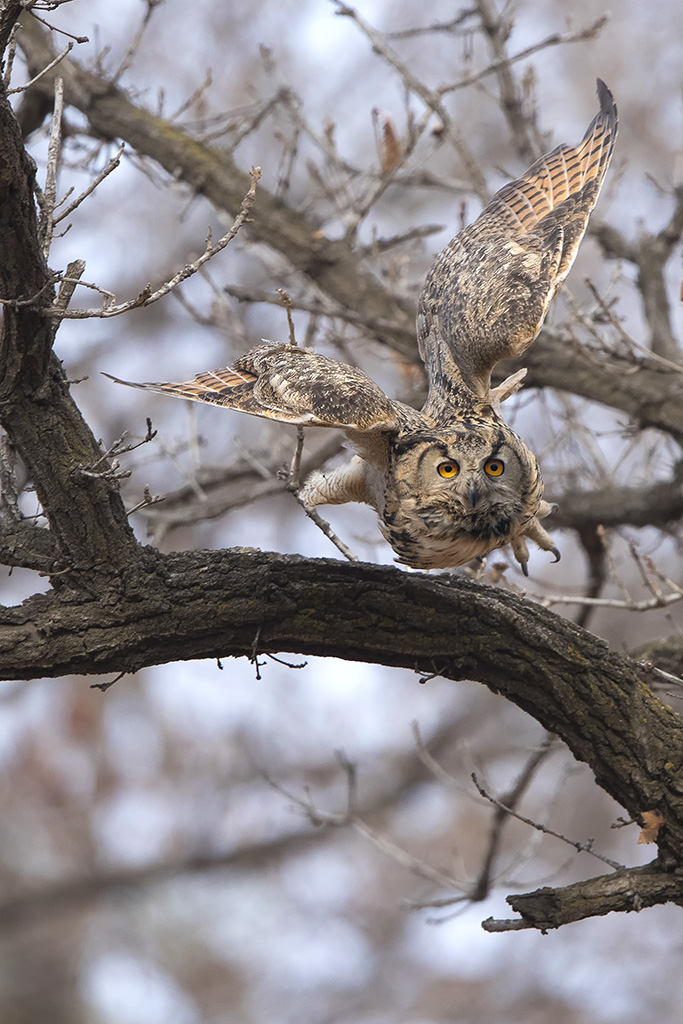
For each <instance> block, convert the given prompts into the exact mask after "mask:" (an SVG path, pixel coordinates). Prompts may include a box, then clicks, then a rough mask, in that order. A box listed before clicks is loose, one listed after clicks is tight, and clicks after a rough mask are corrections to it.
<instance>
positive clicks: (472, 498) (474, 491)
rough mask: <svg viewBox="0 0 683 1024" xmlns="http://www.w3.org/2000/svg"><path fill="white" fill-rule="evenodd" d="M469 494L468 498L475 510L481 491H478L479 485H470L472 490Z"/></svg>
mask: <svg viewBox="0 0 683 1024" xmlns="http://www.w3.org/2000/svg"><path fill="white" fill-rule="evenodd" d="M467 494H468V497H469V499H470V505H471V506H472V508H474V506H475V505H476V504H477V502H478V501H479V491H478V490H477V485H476V484H470V489H469V491H468V492H467Z"/></svg>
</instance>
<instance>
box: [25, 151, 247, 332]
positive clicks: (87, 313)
mask: <svg viewBox="0 0 683 1024" xmlns="http://www.w3.org/2000/svg"><path fill="white" fill-rule="evenodd" d="M260 177H261V168H260V167H253V168H252V170H251V188H250V189H249V191H248V192H247V194H246V196H245V197H244V199H243V200H242V206H241V208H240V212H239V213H238V215H237V217H236V218H235V220H234V222H233V224H232V226H231V228H230V229H229V230H228V231H226V233H225V234H224V235H223V236H222V238H220V239H219V240H218V241H217V242H216V243H215V244H214V243H212V241H211V232H209V234H208V236H207V240H206V248H205V249H204V252H203V253H202V254H201V256H199V257H198V258H197V259H196V260H194V261H193V262H192V263H188V264H187V265H186V266H184V267H183V269H182V270H180V271H178V273H177V274H175V275H174V276H173V277H172V278H171V279H170V280H169V281H166V282H164V284H162V285H160V287H159V288H157V289H156V290H155V291H152V286H151V285H149V284H148V285H147V286H146V287H145V288H143V290H142V291H141V292H140V294H139V295H137V296H136V297H135V298H134V299H130V300H129V301H128V302H122V303H119V304H118V305H114V304H113V303H109V304H105V305H103V306H102V307H100V308H94V309H69V310H66V311H64V312H60V313H59V317H60V319H61V318H62V317H64V318H66V319H69V320H88V319H93V318H108V317H113V316H120V315H121V314H122V313H128V312H130V311H131V310H132V309H139V308H141V307H143V306H150V305H151V304H152V303H153V302H158V301H159V299H163V298H164V297H165V296H166V295H168V294H169V292H171V291H173V289H174V288H176V287H177V286H178V285H179V284H181V283H182V282H183V281H186V280H187V279H188V277H192V275H193V274H196V273H197V271H198V270H200V268H201V267H203V266H204V264H205V263H207V262H208V261H209V260H210V259H213V257H214V256H215V255H216V254H217V253H219V252H221V251H222V250H223V249H225V247H226V246H227V245H228V243H229V242H231V241H232V239H233V238H234V237H235V235H236V234H237V232H238V231H239V229H240V228H241V227H242V225H243V224H244V223H245V221H247V220H248V219H249V215H250V213H251V210H252V207H253V205H254V201H255V198H256V183H257V182H258V180H259V178H260ZM45 312H46V313H47V314H48V315H52V316H55V310H54V309H47V310H45Z"/></svg>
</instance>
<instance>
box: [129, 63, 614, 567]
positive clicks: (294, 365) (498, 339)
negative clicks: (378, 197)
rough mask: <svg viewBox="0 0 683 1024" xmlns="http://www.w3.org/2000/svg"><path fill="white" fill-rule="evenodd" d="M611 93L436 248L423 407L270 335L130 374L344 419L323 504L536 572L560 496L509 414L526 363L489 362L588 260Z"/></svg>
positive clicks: (324, 423) (532, 326)
mask: <svg viewBox="0 0 683 1024" xmlns="http://www.w3.org/2000/svg"><path fill="white" fill-rule="evenodd" d="M598 97H599V100H600V111H599V113H598V114H597V116H596V117H595V119H594V120H593V121H592V122H591V124H590V125H589V127H588V129H587V131H586V134H585V135H584V137H583V139H582V141H581V142H580V143H579V145H578V146H575V147H572V146H567V145H561V146H558V147H557V148H556V149H554V150H553V151H552V152H551V153H548V154H547V155H546V156H544V157H541V159H540V160H537V161H536V163H535V164H533V165H532V167H530V168H529V170H528V171H527V172H526V174H524V175H523V176H522V177H521V178H519V179H517V180H516V181H512V182H510V183H509V184H508V185H505V186H504V188H502V189H501V190H500V191H499V192H497V193H496V195H495V196H494V197H493V199H492V200H491V202H490V203H489V205H488V206H487V207H486V208H485V209H484V211H483V212H482V213H481V214H480V216H479V217H478V218H477V219H476V220H475V221H474V223H473V224H471V225H470V226H469V227H467V228H465V229H464V230H463V231H461V232H460V233H459V234H458V235H456V236H455V238H454V239H453V240H452V241H451V242H450V243H449V244H448V245H447V246H446V248H445V249H444V250H443V251H442V252H441V253H440V254H439V255H438V256H437V258H436V260H435V262H434V265H433V267H432V269H431V271H430V273H429V275H428V277H427V281H426V284H425V287H424V289H423V291H422V294H421V296H420V299H419V303H418V315H417V337H418V346H419V350H420V355H421V356H422V359H423V360H424V363H425V367H426V371H427V376H428V379H429V394H428V398H427V402H426V403H425V406H424V408H423V409H422V411H421V412H417V411H416V410H415V409H411V408H410V407H408V406H406V405H403V404H402V403H401V402H396V401H392V400H391V399H389V398H388V397H387V396H386V395H385V394H384V392H383V391H382V390H381V389H380V388H379V387H378V386H377V385H376V384H375V383H374V382H373V381H372V380H370V378H369V377H368V376H367V375H366V374H364V373H363V372H362V371H361V370H358V369H356V368H355V367H352V366H348V365H346V364H344V363H340V362H338V361H337V360H335V359H329V358H327V357H326V356H321V355H317V354H316V353H314V352H311V351H309V350H305V349H299V348H297V347H296V346H294V345H283V344H271V343H264V344H262V345H259V346H257V347H256V348H254V349H252V350H251V351H250V352H247V353H246V355H244V356H242V357H241V358H240V359H238V360H237V362H236V363H235V365H234V366H233V367H229V368H225V369H220V370H215V371H211V372H208V373H200V374H198V375H197V376H196V377H195V378H194V380H192V381H188V382H186V383H184V384H173V383H156V384H133V385H132V386H133V387H142V388H147V389H151V390H154V391H161V392H164V393H170V394H173V395H176V396H178V397H181V398H190V399H193V400H195V401H201V402H211V403H214V404H216V405H224V406H227V407H229V408H231V409H239V410H241V411H242V412H248V413H251V414H253V415H256V416H264V417H267V418H269V419H275V420H280V421H282V422H286V423H293V424H297V425H300V426H321V427H336V428H338V429H341V430H343V431H344V433H345V434H346V436H347V438H348V440H349V442H350V443H351V445H352V447H353V448H354V449H355V450H356V452H357V454H356V456H355V457H354V458H353V459H352V460H351V462H350V463H349V464H348V465H346V466H342V467H341V468H339V469H336V470H333V471H332V472H329V473H323V472H319V471H316V472H314V473H313V474H311V476H310V477H309V478H308V479H307V480H306V482H305V484H304V486H303V488H302V490H301V492H300V496H301V498H302V500H303V501H304V503H305V504H306V505H307V506H308V507H310V508H313V507H314V506H316V505H323V504H343V503H345V502H347V501H360V502H365V503H367V504H369V505H371V506H372V507H373V508H374V509H375V510H376V511H377V513H378V516H379V519H380V529H381V530H382V533H383V534H384V536H385V537H386V539H387V540H388V542H389V543H390V544H391V546H392V548H393V549H394V551H395V553H396V555H397V556H398V561H400V562H403V563H404V564H406V565H410V566H413V567H415V568H421V569H432V568H448V567H453V566H457V565H462V564H464V563H465V562H467V561H469V560H470V559H472V558H475V557H477V556H483V555H485V554H487V553H488V552H490V551H491V550H493V549H495V548H499V547H503V546H504V545H506V544H510V545H511V546H512V549H513V552H514V554H515V557H516V558H517V560H518V561H519V562H520V564H521V566H522V568H523V570H524V571H525V572H526V563H527V560H528V557H529V556H528V551H527V547H526V541H525V538H530V539H532V540H534V541H535V542H536V543H537V544H538V545H539V546H540V547H541V548H543V549H545V550H550V551H553V552H554V553H555V555H556V558H559V552H558V551H557V549H556V548H555V547H554V545H553V542H552V539H551V538H550V536H549V535H548V534H547V533H546V531H545V530H544V529H543V527H542V526H541V524H540V522H539V520H540V519H542V518H543V517H544V516H546V515H548V514H549V513H550V512H551V511H552V506H551V505H549V504H548V502H546V501H543V481H542V479H541V474H540V471H539V468H538V463H537V462H536V459H535V457H534V455H533V454H532V452H531V451H529V449H528V448H527V446H526V445H525V444H524V442H523V441H522V440H521V439H520V438H519V437H518V436H517V435H516V434H515V433H514V431H512V430H511V429H510V428H509V427H508V426H507V424H506V423H505V422H504V420H503V418H502V416H501V413H500V406H501V403H502V402H503V401H504V400H505V399H506V398H508V397H509V396H510V395H511V394H513V393H514V392H515V391H516V390H517V389H518V388H519V387H520V386H521V380H522V377H523V375H524V371H520V372H518V373H517V374H515V375H514V376H513V377H510V378H508V380H507V381H505V382H504V383H503V384H501V385H499V387H497V388H491V371H492V369H493V367H494V366H495V365H496V363H498V362H499V361H500V360H502V359H508V358H512V357H514V356H520V355H521V354H522V353H523V352H524V351H525V350H526V349H527V348H528V346H529V345H530V344H531V343H532V341H533V340H534V338H535V337H536V336H537V334H538V332H539V331H540V329H541V326H542V324H543V319H544V317H545V314H546V312H547V310H548V306H549V305H550V302H551V301H552V299H553V296H554V295H555V292H556V291H557V289H558V287H559V286H560V284H561V283H562V281H563V280H564V279H565V277H566V276H567V273H568V272H569V269H570V267H571V265H572V262H573V260H574V257H575V256H576V253H577V250H578V246H579V243H580V241H581V239H582V237H583V235H584V232H585V230H586V226H587V223H588V218H589V216H590V214H591V211H592V209H593V207H594V206H595V203H596V201H597V198H598V194H599V192H600V188H601V186H602V183H603V180H604V177H605V174H606V172H607V168H608V165H609V162H610V159H611V156H612V150H613V148H614V141H615V139H616V134H617V109H616V106H615V104H614V100H613V97H612V94H611V93H610V91H609V89H608V88H607V86H606V85H605V84H604V83H603V82H601V81H600V80H599V79H598ZM113 379H114V380H117V378H113ZM119 383H124V384H127V383H130V382H128V381H120V382H119Z"/></svg>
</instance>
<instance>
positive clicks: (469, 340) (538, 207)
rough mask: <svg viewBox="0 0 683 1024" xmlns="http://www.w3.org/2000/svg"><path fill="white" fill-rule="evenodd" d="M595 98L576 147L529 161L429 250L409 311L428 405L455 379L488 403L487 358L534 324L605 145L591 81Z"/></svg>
mask: <svg viewBox="0 0 683 1024" xmlns="http://www.w3.org/2000/svg"><path fill="white" fill-rule="evenodd" d="M598 98H599V100H600V112H599V113H598V114H597V116H596V117H595V118H594V120H593V121H592V122H591V123H590V125H589V126H588V129H587V131H586V134H585V135H584V137H583V139H582V140H581V142H580V143H579V145H578V146H567V145H564V144H563V145H561V146H558V147H557V148H556V149H554V150H553V151H552V152H551V153H548V154H546V156H543V157H541V159H540V160H537V161H536V163H535V164H533V165H532V166H531V167H530V168H529V170H528V171H527V172H526V174H524V175H523V177H521V178H518V179H517V180H516V181H512V182H510V183H509V184H508V185H505V186H504V188H502V189H501V190H500V191H499V192H497V193H496V195H495V196H494V197H493V199H492V200H491V202H490V203H489V205H488V206H487V207H486V208H485V210H484V211H483V212H482V213H481V214H480V216H479V217H478V218H477V220H476V221H474V223H473V224H471V225H470V226H469V227H467V228H465V230H464V231H461V232H460V233H459V234H458V235H456V236H455V238H454V239H453V240H452V241H451V242H450V243H449V245H447V246H446V248H445V249H444V250H443V252H441V253H440V254H439V256H437V258H436V262H435V263H434V266H433V267H432V269H431V271H430V273H429V276H428V278H427V282H426V284H425V287H424V290H423V292H422V295H421V296H420V301H419V305H418V317H417V330H418V343H419V347H420V354H421V356H422V358H423V360H424V362H425V365H426V367H427V373H428V376H429V381H430V396H429V402H428V404H429V405H431V406H434V407H436V408H439V407H443V406H444V405H447V404H449V402H450V403H452V402H455V403H456V404H457V392H458V390H459V389H461V388H462V386H463V384H464V385H465V387H467V388H468V389H469V390H470V391H472V392H474V393H475V394H476V395H478V396H479V397H480V398H481V399H483V400H488V397H489V389H490V378H491V370H492V369H493V367H494V366H495V365H496V363H497V362H499V361H500V360H501V359H509V358H512V357H515V356H520V355H521V354H522V353H523V352H524V351H525V350H526V349H527V348H528V347H529V345H530V344H531V343H532V341H533V340H534V338H535V337H536V335H537V334H538V332H539V331H540V329H541V326H542V324H543V319H544V317H545V314H546V312H547V310H548V306H549V305H550V303H551V301H552V299H553V296H554V295H555V292H556V291H557V289H558V287H559V286H560V284H561V283H562V282H563V281H564V279H565V277H566V276H567V274H568V272H569V269H570V267H571V265H572V263H573V262H574V258H575V256H576V253H577V251H578V248H579V243H580V242H581V239H582V238H583V235H584V233H585V230H586V227H587V224H588V218H589V216H590V214H591V211H592V210H593V207H594V206H595V203H596V202H597V198H598V195H599V193H600V188H601V186H602V183H603V180H604V178H605V174H606V172H607V168H608V166H609V162H610V159H611V157H612V151H613V149H614V142H615V139H616V135H617V124H618V120H617V108H616V105H615V103H614V98H613V96H612V93H611V92H610V91H609V89H608V88H607V86H606V85H605V83H604V82H602V81H601V80H600V79H598Z"/></svg>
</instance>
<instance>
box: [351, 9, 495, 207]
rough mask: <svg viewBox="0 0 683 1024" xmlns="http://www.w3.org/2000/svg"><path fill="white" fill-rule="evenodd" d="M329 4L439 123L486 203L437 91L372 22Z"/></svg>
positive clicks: (476, 170) (477, 171) (478, 172)
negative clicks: (403, 59)
mask: <svg viewBox="0 0 683 1024" xmlns="http://www.w3.org/2000/svg"><path fill="white" fill-rule="evenodd" d="M333 3H334V4H335V6H336V8H337V11H336V13H337V14H338V15H340V16H342V17H345V18H351V20H352V21H354V22H355V24H356V25H358V27H359V29H360V30H361V32H363V34H364V35H365V36H367V38H368V39H369V41H370V42H371V43H372V48H373V50H374V51H375V53H377V54H379V56H380V57H382V58H383V59H384V60H385V61H386V62H387V64H389V65H390V66H391V67H393V68H394V70H395V71H397V72H398V74H399V75H400V77H401V80H402V81H403V82H404V83H405V86H406V88H407V89H409V90H410V91H411V92H414V93H415V94H416V95H417V96H419V97H420V99H421V100H422V101H423V103H424V104H425V105H426V106H427V107H428V108H429V109H430V110H431V111H432V112H433V113H434V114H436V115H437V117H438V118H439V120H440V121H441V123H442V125H443V131H444V134H445V135H446V136H447V137H448V138H449V139H450V141H451V142H452V144H453V148H454V149H455V151H456V152H457V154H458V156H459V157H460V160H461V161H462V164H463V167H464V168H465V171H466V173H467V176H468V178H469V179H470V181H471V183H472V188H473V189H474V191H475V192H476V194H477V195H478V196H479V198H480V199H481V200H482V202H486V200H487V199H488V188H487V186H486V179H485V178H484V175H483V174H482V172H481V170H480V168H479V166H478V164H477V162H476V160H475V159H474V157H473V155H472V153H471V152H470V149H469V146H468V145H467V143H466V142H465V140H464V138H463V137H462V135H461V134H460V132H459V131H458V130H457V128H456V127H455V125H454V124H453V121H452V119H451V117H450V115H449V113H448V111H447V110H446V108H445V107H444V105H443V103H442V102H441V97H440V95H439V93H438V92H434V91H433V90H432V89H429V88H428V87H427V86H426V85H425V84H424V83H423V82H421V81H420V80H419V79H418V78H416V77H415V75H414V74H413V73H412V71H411V70H410V68H409V67H408V66H407V65H406V64H405V63H404V62H403V61H402V60H401V58H400V57H399V55H398V54H397V53H396V51H395V50H394V49H393V47H391V46H389V44H388V42H387V40H386V38H385V37H384V36H383V35H382V34H381V33H380V32H378V31H377V30H376V29H374V28H373V27H372V25H370V24H369V23H368V22H367V21H365V19H364V18H362V17H361V15H360V14H359V13H358V11H356V10H355V9H354V8H353V7H349V6H348V5H347V4H345V3H343V2H342V0H333Z"/></svg>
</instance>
